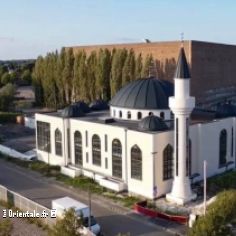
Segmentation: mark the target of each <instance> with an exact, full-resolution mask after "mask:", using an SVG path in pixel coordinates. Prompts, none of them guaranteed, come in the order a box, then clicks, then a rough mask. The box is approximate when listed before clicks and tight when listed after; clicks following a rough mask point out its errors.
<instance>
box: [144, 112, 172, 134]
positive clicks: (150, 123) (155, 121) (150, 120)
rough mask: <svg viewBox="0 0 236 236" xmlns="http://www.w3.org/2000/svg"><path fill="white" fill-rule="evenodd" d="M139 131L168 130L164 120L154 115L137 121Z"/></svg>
mask: <svg viewBox="0 0 236 236" xmlns="http://www.w3.org/2000/svg"><path fill="white" fill-rule="evenodd" d="M139 130H140V131H164V130H168V126H167V125H166V123H165V121H164V120H163V119H162V118H160V117H158V116H154V115H150V116H147V117H145V118H143V119H142V120H141V121H140V122H139Z"/></svg>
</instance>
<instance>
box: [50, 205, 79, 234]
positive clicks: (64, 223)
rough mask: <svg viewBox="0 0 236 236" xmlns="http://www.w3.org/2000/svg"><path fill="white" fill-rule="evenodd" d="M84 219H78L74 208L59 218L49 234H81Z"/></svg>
mask: <svg viewBox="0 0 236 236" xmlns="http://www.w3.org/2000/svg"><path fill="white" fill-rule="evenodd" d="M82 227H83V226H82V219H81V218H80V219H78V218H77V216H76V214H75V210H74V209H73V208H71V209H69V210H68V211H66V212H65V214H64V216H63V218H62V219H59V220H57V222H56V224H55V225H54V227H53V228H52V229H51V230H50V232H49V236H61V235H63V236H80V235H82V234H81V233H80V232H79V229H81V228H82Z"/></svg>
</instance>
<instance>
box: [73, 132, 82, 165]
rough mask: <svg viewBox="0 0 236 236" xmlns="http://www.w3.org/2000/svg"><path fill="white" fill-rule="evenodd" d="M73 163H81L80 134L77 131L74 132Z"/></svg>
mask: <svg viewBox="0 0 236 236" xmlns="http://www.w3.org/2000/svg"><path fill="white" fill-rule="evenodd" d="M74 148H75V165H79V166H82V165H83V146H82V135H81V133H80V132H79V131H75V133H74Z"/></svg>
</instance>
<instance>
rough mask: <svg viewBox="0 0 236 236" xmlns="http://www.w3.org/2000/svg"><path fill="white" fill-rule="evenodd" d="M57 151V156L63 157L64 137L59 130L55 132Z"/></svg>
mask: <svg viewBox="0 0 236 236" xmlns="http://www.w3.org/2000/svg"><path fill="white" fill-rule="evenodd" d="M55 150H56V155H57V156H62V135H61V131H60V130H59V129H56V131H55Z"/></svg>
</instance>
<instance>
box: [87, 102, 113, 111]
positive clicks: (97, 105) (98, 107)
mask: <svg viewBox="0 0 236 236" xmlns="http://www.w3.org/2000/svg"><path fill="white" fill-rule="evenodd" d="M89 107H90V109H91V110H93V111H102V110H107V109H109V106H108V104H107V102H106V101H104V100H102V99H98V100H95V101H93V102H92V103H90V105H89Z"/></svg>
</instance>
